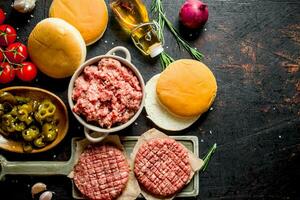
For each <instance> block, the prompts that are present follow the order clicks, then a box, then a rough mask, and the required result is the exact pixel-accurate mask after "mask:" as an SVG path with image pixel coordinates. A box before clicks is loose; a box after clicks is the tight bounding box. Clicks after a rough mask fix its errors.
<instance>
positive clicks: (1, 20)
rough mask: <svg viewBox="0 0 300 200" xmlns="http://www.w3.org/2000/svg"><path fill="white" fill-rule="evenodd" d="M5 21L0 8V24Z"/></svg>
mask: <svg viewBox="0 0 300 200" xmlns="http://www.w3.org/2000/svg"><path fill="white" fill-rule="evenodd" d="M4 20H5V14H4V11H3V10H2V9H1V8H0V24H3V22H4Z"/></svg>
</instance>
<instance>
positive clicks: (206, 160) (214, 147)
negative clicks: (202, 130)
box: [200, 143, 217, 172]
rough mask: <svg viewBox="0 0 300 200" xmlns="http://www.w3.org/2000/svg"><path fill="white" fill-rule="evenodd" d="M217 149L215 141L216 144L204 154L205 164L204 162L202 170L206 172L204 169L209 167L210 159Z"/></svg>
mask: <svg viewBox="0 0 300 200" xmlns="http://www.w3.org/2000/svg"><path fill="white" fill-rule="evenodd" d="M216 149H217V144H216V143H215V144H214V145H213V146H212V147H211V148H210V149H209V151H208V153H207V154H206V155H205V156H204V158H203V162H204V164H203V166H202V168H201V169H200V171H202V172H204V171H205V170H206V168H207V166H208V163H209V161H210V159H211V156H212V155H213V154H214V153H215V151H216Z"/></svg>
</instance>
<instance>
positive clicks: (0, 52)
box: [0, 48, 4, 63]
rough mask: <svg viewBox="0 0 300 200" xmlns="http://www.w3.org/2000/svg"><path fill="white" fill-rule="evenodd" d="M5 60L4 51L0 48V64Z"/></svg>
mask: <svg viewBox="0 0 300 200" xmlns="http://www.w3.org/2000/svg"><path fill="white" fill-rule="evenodd" d="M3 60H4V56H3V50H2V49H1V48H0V63H2V62H3Z"/></svg>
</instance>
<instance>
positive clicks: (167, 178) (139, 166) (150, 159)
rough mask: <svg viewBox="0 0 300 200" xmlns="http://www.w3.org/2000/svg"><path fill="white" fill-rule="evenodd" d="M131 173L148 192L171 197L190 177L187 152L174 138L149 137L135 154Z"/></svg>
mask: <svg viewBox="0 0 300 200" xmlns="http://www.w3.org/2000/svg"><path fill="white" fill-rule="evenodd" d="M134 173H135V176H136V178H137V180H138V182H139V183H140V185H142V187H143V188H144V189H146V190H147V191H148V192H150V193H151V194H153V195H157V196H159V197H169V196H172V195H174V194H175V193H177V192H178V191H180V190H181V189H182V188H183V187H184V186H185V185H186V183H187V182H188V180H189V177H190V173H191V165H190V163H189V158H188V152H187V150H186V149H185V148H184V147H183V146H182V145H181V144H180V143H178V142H176V141H175V140H173V139H169V138H166V139H161V138H160V139H153V140H150V141H149V142H146V143H144V144H143V145H142V146H141V147H140V149H139V150H138V152H137V154H136V157H135V164H134Z"/></svg>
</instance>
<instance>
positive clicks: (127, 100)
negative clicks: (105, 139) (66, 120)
mask: <svg viewBox="0 0 300 200" xmlns="http://www.w3.org/2000/svg"><path fill="white" fill-rule="evenodd" d="M142 97H143V94H142V90H141V86H140V83H139V81H138V79H137V77H136V76H135V75H134V73H133V72H132V71H131V70H130V69H129V68H127V67H125V66H123V65H122V64H121V63H120V62H119V61H118V60H115V59H113V58H102V59H101V60H100V61H99V63H98V66H95V65H91V66H87V67H85V68H84V70H83V72H82V74H81V75H80V76H79V77H78V78H77V79H76V80H75V86H74V89H73V93H72V99H73V100H74V101H75V102H76V103H75V106H74V107H73V111H74V112H75V113H77V114H78V115H83V116H85V117H86V120H87V121H88V122H96V123H98V124H99V125H100V126H101V127H103V128H110V127H112V126H115V125H118V124H124V123H126V122H127V121H128V120H129V119H130V118H131V117H132V116H133V115H134V114H135V113H136V112H137V111H138V109H139V107H140V104H141V100H142Z"/></svg>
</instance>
